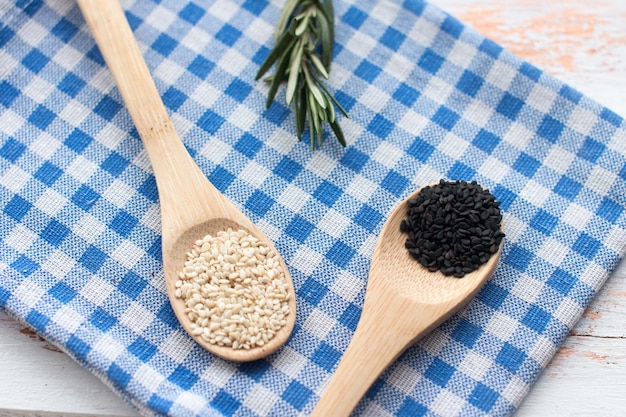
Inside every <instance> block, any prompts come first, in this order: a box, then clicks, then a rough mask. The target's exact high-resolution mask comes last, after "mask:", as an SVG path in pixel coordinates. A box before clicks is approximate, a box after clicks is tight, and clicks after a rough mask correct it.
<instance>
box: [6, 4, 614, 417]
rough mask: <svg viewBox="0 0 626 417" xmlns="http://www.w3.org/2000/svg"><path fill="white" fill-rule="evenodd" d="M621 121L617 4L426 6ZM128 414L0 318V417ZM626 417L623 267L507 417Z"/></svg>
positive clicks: (70, 365) (91, 380) (105, 391)
mask: <svg viewBox="0 0 626 417" xmlns="http://www.w3.org/2000/svg"><path fill="white" fill-rule="evenodd" d="M432 1H433V2H434V3H436V4H437V5H439V6H440V7H442V8H443V9H445V10H447V11H449V12H450V13H452V14H453V15H455V16H456V17H458V18H460V19H461V20H463V21H465V22H469V23H470V24H472V25H473V26H474V27H475V28H476V29H478V30H479V31H480V32H482V33H483V34H485V35H486V36H488V37H490V38H492V39H493V40H495V41H497V42H499V43H500V44H502V45H504V46H505V47H507V48H508V49H509V50H511V51H513V52H515V53H517V54H518V55H520V56H522V57H523V58H525V59H528V60H529V61H531V62H532V63H534V64H536V65H537V66H539V67H540V68H543V69H545V70H547V71H548V72H550V73H551V74H553V75H555V76H557V77H559V78H560V79H562V80H564V81H565V82H567V83H569V84H570V85H572V86H573V87H575V88H577V89H579V90H580V91H582V92H583V93H585V94H587V95H589V96H591V97H592V98H594V99H596V100H598V101H599V102H601V103H602V104H604V105H606V106H608V107H609V108H611V109H612V110H614V111H616V112H617V113H618V114H620V115H622V116H624V115H626V23H625V22H626V1H623V0H552V1H551V2H547V1H546V0H432ZM71 415H81V416H117V417H119V416H137V413H136V412H135V411H134V410H132V409H131V408H130V407H129V406H127V405H126V404H125V403H124V402H123V401H122V400H121V399H119V398H118V397H117V396H116V395H115V394H114V393H113V392H112V391H110V390H109V388H107V387H106V386H105V385H103V384H102V383H101V382H100V381H99V380H98V379H96V378H95V377H94V376H93V375H91V374H89V373H88V372H87V371H85V370H83V369H82V368H81V367H79V366H78V365H77V364H76V363H74V362H73V361H72V360H71V359H70V358H69V357H68V356H66V355H65V354H63V353H62V352H60V351H59V350H58V349H56V348H55V347H54V346H52V345H50V344H49V343H48V342H46V341H45V340H43V339H41V338H39V337H38V336H36V335H35V334H33V333H32V332H30V331H28V330H27V329H25V328H24V327H23V326H21V325H20V324H18V323H16V322H15V321H13V320H12V319H10V318H8V317H7V316H6V314H5V313H3V312H0V417H4V416H71ZM625 415H626V262H622V263H621V265H620V267H619V268H618V270H617V271H615V272H614V273H613V274H612V276H611V277H610V278H609V280H608V281H607V283H606V285H605V286H604V288H603V289H602V291H601V292H600V294H599V295H598V296H597V297H596V299H595V300H594V302H593V303H592V304H591V306H590V307H589V308H588V309H587V310H586V311H585V313H584V315H583V317H582V319H581V320H580V322H579V323H578V325H577V326H576V328H575V329H574V330H573V331H572V332H571V334H570V336H569V337H568V338H567V340H566V342H565V344H564V345H563V347H562V348H561V349H560V350H559V351H558V353H557V354H556V356H555V357H554V359H553V360H552V362H551V363H550V365H549V366H548V368H547V369H546V370H545V371H544V373H543V374H542V376H541V377H540V378H539V380H538V382H537V383H536V384H535V385H534V386H533V388H532V389H531V391H530V393H529V395H528V396H527V398H526V399H525V401H524V403H523V404H522V406H521V408H520V409H519V411H518V412H517V413H516V416H517V417H534V416H541V417H544V416H567V417H587V416H594V417H609V416H616V417H617V416H625Z"/></svg>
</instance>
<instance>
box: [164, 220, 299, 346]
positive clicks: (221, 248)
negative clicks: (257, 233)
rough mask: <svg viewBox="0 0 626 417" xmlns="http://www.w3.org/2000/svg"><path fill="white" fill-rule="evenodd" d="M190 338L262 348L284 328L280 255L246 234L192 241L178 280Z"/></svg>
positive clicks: (285, 301) (286, 298)
mask: <svg viewBox="0 0 626 417" xmlns="http://www.w3.org/2000/svg"><path fill="white" fill-rule="evenodd" d="M176 297H178V298H181V299H182V300H184V302H185V306H186V308H185V313H186V314H187V317H188V318H189V320H190V321H191V323H192V324H191V329H192V334H193V335H195V336H199V337H201V338H202V339H203V340H205V341H206V342H208V343H211V344H214V345H218V346H227V347H231V348H233V349H252V348H255V347H260V346H263V345H265V344H266V343H267V342H268V341H269V340H270V339H271V338H272V337H274V335H275V334H276V333H277V332H278V330H279V329H280V328H282V327H283V326H285V324H286V319H285V318H286V316H287V315H288V314H289V305H288V304H289V299H290V297H291V294H290V289H289V285H288V284H287V283H286V282H285V273H284V271H283V268H282V267H281V266H280V262H279V256H278V254H277V253H276V251H274V250H273V249H271V248H270V247H268V246H267V245H266V244H264V243H263V242H260V241H259V240H258V239H257V238H255V237H254V236H252V235H250V234H249V233H248V232H247V231H245V230H237V231H233V230H232V229H228V230H226V231H222V232H218V233H217V236H211V235H207V236H205V237H204V238H203V239H202V240H198V241H196V243H195V245H194V247H193V248H192V250H191V252H189V253H188V254H187V261H186V262H185V266H184V268H183V271H182V272H180V274H179V280H178V281H177V282H176Z"/></svg>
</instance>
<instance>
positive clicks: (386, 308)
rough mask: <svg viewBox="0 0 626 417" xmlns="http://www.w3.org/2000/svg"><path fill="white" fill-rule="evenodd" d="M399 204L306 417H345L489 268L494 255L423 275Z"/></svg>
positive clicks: (483, 278) (470, 294) (465, 298)
mask: <svg viewBox="0 0 626 417" xmlns="http://www.w3.org/2000/svg"><path fill="white" fill-rule="evenodd" d="M419 191H420V190H418V191H416V192H415V193H414V194H413V195H412V196H409V197H408V198H407V199H406V200H404V201H403V202H402V203H401V204H400V205H399V206H398V207H397V208H396V209H395V210H394V211H393V213H392V214H391V216H390V217H389V219H388V220H387V222H386V223H385V225H384V226H383V229H382V231H381V234H380V236H379V238H378V242H377V244H376V248H375V249H374V255H373V257H372V262H371V266H370V273H369V278H368V283H367V290H366V292H365V301H364V304H363V312H362V313H361V318H360V320H359V324H358V325H357V328H356V331H355V333H354V336H353V338H352V341H351V342H350V345H349V346H348V349H347V350H346V352H345V354H344V355H343V358H342V359H341V361H340V362H339V366H338V367H337V370H336V371H335V374H334V376H333V378H332V379H331V381H330V383H329V385H328V387H327V388H326V390H325V392H324V394H323V395H322V397H321V398H320V400H319V402H318V403H317V406H316V407H315V409H314V410H313V414H311V417H329V416H332V417H347V416H348V415H349V414H350V413H351V412H352V410H353V409H354V407H356V405H357V403H358V402H359V400H360V399H361V397H362V396H363V395H364V394H365V392H366V391H367V390H368V388H369V387H370V386H371V385H372V384H373V383H374V381H375V380H376V379H377V378H378V376H379V375H380V374H381V373H382V372H383V371H384V370H385V369H386V368H387V366H389V365H390V364H391V363H392V362H393V361H395V360H396V359H397V358H398V356H400V354H402V352H404V350H405V349H406V348H407V347H409V346H410V345H412V344H413V343H414V342H416V341H417V340H418V339H420V338H421V337H422V336H424V335H426V334H427V333H428V332H430V331H431V330H432V329H434V328H435V327H437V326H438V325H439V324H441V323H442V322H443V321H444V320H446V319H447V318H448V317H450V316H451V315H452V314H454V313H455V312H457V311H458V310H460V309H461V308H462V307H463V306H465V305H466V304H467V303H468V302H469V301H470V300H471V299H472V297H473V296H474V295H475V294H476V293H477V292H478V290H479V289H480V288H481V287H482V285H483V284H484V283H485V281H486V280H487V278H488V277H489V276H490V275H491V272H492V271H493V269H494V268H495V266H496V264H497V262H498V258H499V256H500V253H501V251H502V243H501V244H500V248H499V249H498V252H496V253H495V254H493V255H492V256H491V257H490V258H489V260H488V261H487V263H485V264H483V265H482V266H481V267H479V268H478V269H477V270H475V271H474V272H471V273H469V274H467V275H465V277H463V278H454V277H448V276H445V275H443V274H442V273H441V272H439V271H437V272H429V271H428V270H427V269H426V268H424V267H423V266H422V265H421V264H420V263H419V262H417V260H415V259H413V258H412V257H411V256H410V255H409V253H408V251H407V250H406V248H405V247H404V242H405V240H406V237H407V235H406V234H405V233H402V232H400V222H401V221H402V219H403V218H405V217H406V212H407V204H408V203H407V202H408V200H409V199H411V198H413V197H415V196H416V195H417V194H418V193H419Z"/></svg>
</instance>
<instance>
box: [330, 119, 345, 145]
mask: <svg viewBox="0 0 626 417" xmlns="http://www.w3.org/2000/svg"><path fill="white" fill-rule="evenodd" d="M330 127H331V128H332V129H333V133H334V134H335V136H336V137H337V140H338V141H339V143H341V146H346V145H347V144H346V138H345V137H344V136H343V131H342V130H341V126H339V122H337V120H335V121H334V122H331V123H330Z"/></svg>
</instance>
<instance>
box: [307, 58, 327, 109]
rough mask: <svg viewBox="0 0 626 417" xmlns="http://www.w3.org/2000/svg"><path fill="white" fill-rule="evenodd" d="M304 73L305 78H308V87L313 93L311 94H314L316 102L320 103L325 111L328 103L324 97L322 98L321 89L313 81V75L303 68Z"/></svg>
mask: <svg viewBox="0 0 626 417" xmlns="http://www.w3.org/2000/svg"><path fill="white" fill-rule="evenodd" d="M303 70H304V71H303V72H304V76H305V78H306V85H307V87H308V88H309V91H310V92H311V94H313V97H315V100H316V101H317V102H318V103H319V105H320V107H321V108H323V109H325V108H326V101H324V97H323V96H322V92H321V91H320V89H319V88H317V85H316V83H315V82H314V81H313V80H312V79H311V75H310V73H309V71H308V70H307V68H306V67H303Z"/></svg>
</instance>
